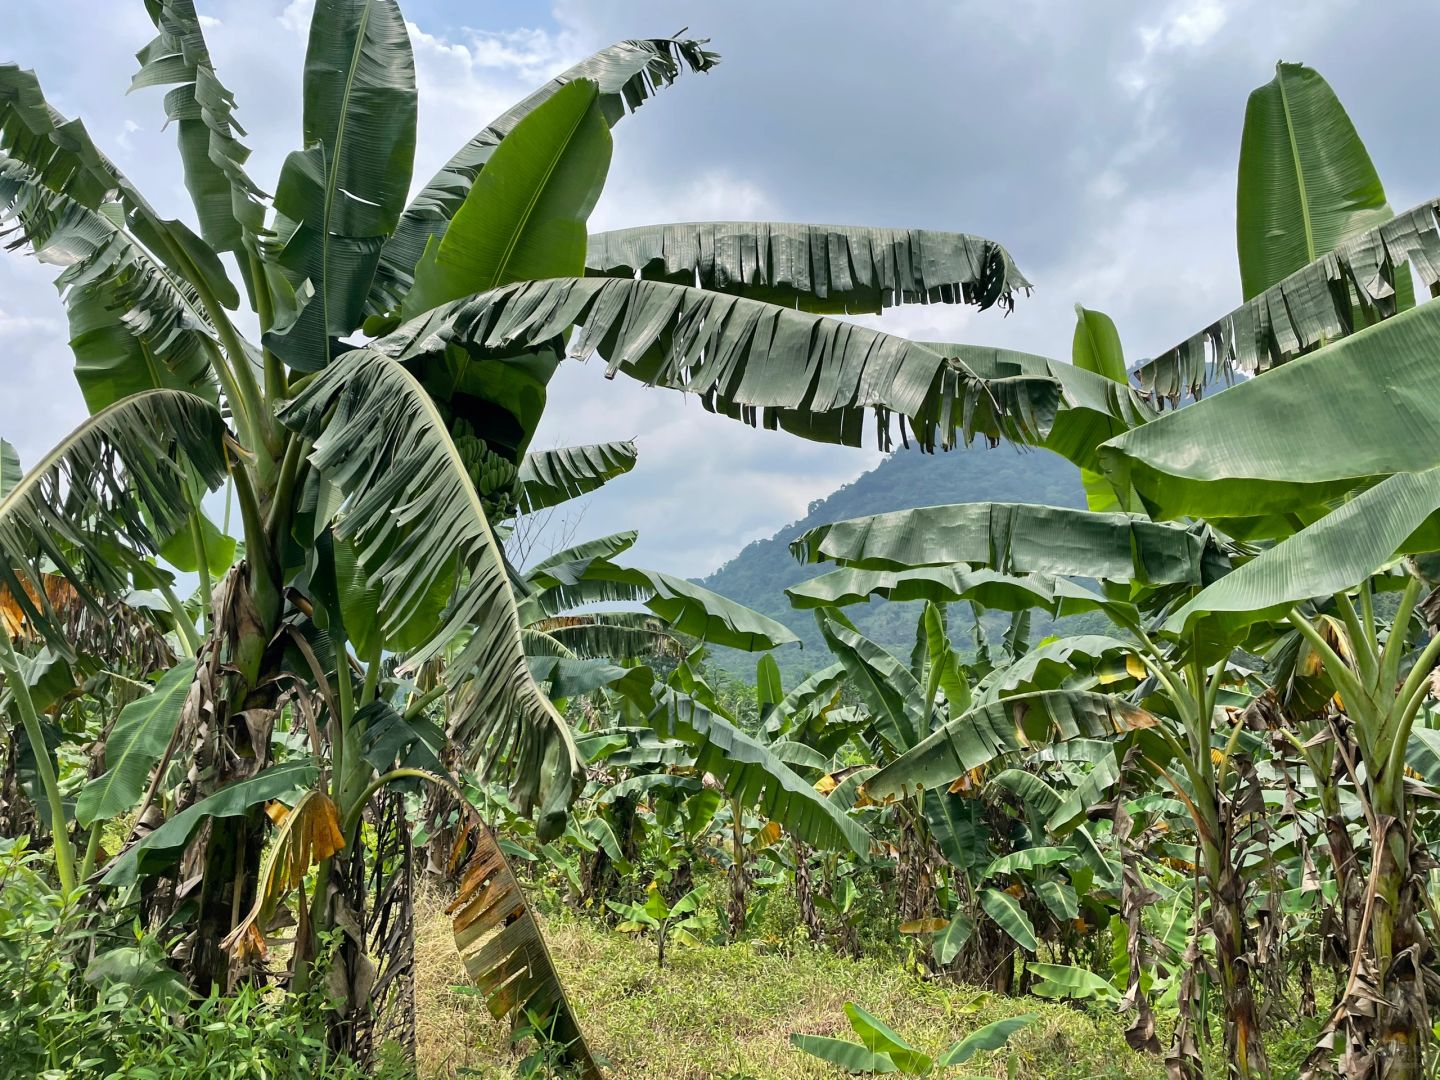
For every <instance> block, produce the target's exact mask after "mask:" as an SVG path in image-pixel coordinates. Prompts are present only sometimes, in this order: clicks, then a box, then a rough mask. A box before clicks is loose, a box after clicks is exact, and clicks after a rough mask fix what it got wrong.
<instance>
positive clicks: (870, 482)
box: [701, 445, 1085, 680]
mask: <svg viewBox="0 0 1440 1080" xmlns="http://www.w3.org/2000/svg"><path fill="white" fill-rule="evenodd" d="M957 502H1030V503H1045V504H1048V505H1050V506H1075V507H1083V506H1084V505H1085V492H1084V490H1083V489H1082V488H1081V486H1080V475H1079V472H1078V470H1077V469H1076V468H1075V466H1074V465H1072V464H1071V463H1070V462H1068V461H1066V460H1065V459H1064V458H1062V457H1059V456H1058V455H1056V454H1051V453H1048V452H1047V451H1044V450H1025V451H1022V450H1016V449H1015V448H1013V447H1009V446H1002V447H998V448H996V449H994V450H986V449H984V448H982V447H980V446H979V445H976V446H975V447H972V448H971V449H969V450H960V451H955V452H952V453H948V454H924V453H921V452H919V451H918V450H914V449H910V450H898V451H896V452H895V453H894V454H892V455H890V457H888V458H886V459H885V460H884V461H883V462H881V464H880V465H878V466H877V467H876V468H874V469H871V470H870V471H869V472H867V473H865V474H863V475H862V476H860V477H859V478H858V479H857V480H855V481H854V483H850V484H846V485H845V486H844V487H842V488H838V489H837V490H835V491H834V492H832V493H831V494H829V495H827V496H826V497H825V498H823V499H817V500H816V501H815V502H813V503H811V504H810V509H809V512H808V513H807V514H806V515H805V516H804V517H803V518H801V519H800V520H799V521H794V522H791V523H790V524H789V525H787V526H785V528H783V529H781V530H780V531H779V532H777V533H776V534H775V535H774V536H771V537H769V538H767V539H765V540H756V541H755V542H754V543H751V544H749V545H748V546H747V547H745V548H744V550H742V551H741V552H740V554H738V555H736V556H735V558H733V559H731V560H730V561H729V562H727V563H726V564H725V565H724V566H722V567H720V568H719V569H718V570H716V571H715V572H714V573H713V574H711V575H710V576H709V577H707V578H704V579H703V581H702V582H701V583H702V584H703V585H705V586H706V587H707V588H711V589H714V590H715V591H716V592H718V593H720V594H722V595H724V596H728V597H730V598H731V599H732V600H737V601H739V602H740V603H742V604H745V605H746V606H748V607H752V608H754V609H755V610H757V611H762V612H764V613H765V614H766V615H769V616H770V617H771V618H773V619H778V620H779V621H780V622H782V623H784V624H785V625H786V626H788V627H790V628H791V629H792V630H794V631H795V633H796V634H798V635H799V636H800V640H801V642H802V645H803V648H802V647H801V646H797V645H787V646H785V647H783V648H781V649H779V650H778V651H777V652H776V654H775V657H776V659H777V660H778V661H779V662H780V666H781V668H782V669H783V670H784V671H785V674H786V677H787V680H788V679H789V678H790V677H791V676H794V675H796V674H798V673H800V672H803V671H810V670H814V669H816V668H820V667H823V666H825V665H826V664H828V663H829V662H830V654H829V653H828V652H827V651H826V649H825V647H824V644H823V643H822V642H821V640H820V632H819V630H818V629H817V628H816V625H815V619H814V617H813V615H812V614H811V612H809V611H795V610H794V609H792V608H791V607H790V606H789V604H788V603H787V602H786V599H785V589H786V588H787V587H788V586H791V585H794V584H795V583H796V582H800V581H804V580H806V579H807V578H812V577H815V576H817V575H818V574H820V573H824V572H826V571H827V570H830V569H832V567H829V566H802V565H800V564H799V563H797V562H796V561H795V560H794V559H793V558H791V556H790V549H789V545H790V541H791V540H793V539H795V538H796V537H797V536H799V535H800V534H801V533H803V532H804V531H805V530H807V529H810V528H813V527H815V526H816V525H821V524H824V523H826V522H831V521H844V520H845V519H847V518H853V517H862V516H864V515H866V514H883V513H886V512H888V511H890V510H905V509H909V508H910V507H915V506H936V505H940V504H943V503H957ZM918 608H919V605H918V604H897V603H887V602H885V601H883V600H872V601H871V602H870V604H869V605H868V606H866V607H861V606H858V605H857V606H856V607H854V608H850V609H848V614H850V615H851V616H852V617H853V618H854V619H855V623H856V625H857V626H858V627H859V628H860V629H861V630H862V631H864V633H865V635H866V636H867V637H869V638H871V639H872V640H874V641H878V642H880V643H881V644H883V645H888V646H899V647H903V648H905V649H908V648H909V646H910V644H911V643H912V642H913V641H914V634H915V621H916V616H917V614H918ZM999 625H1001V626H1003V623H1001V624H999ZM972 627H973V623H972V621H971V620H970V619H969V618H968V617H967V614H966V612H965V611H964V610H963V609H962V608H960V607H958V606H957V608H956V609H955V610H954V611H953V612H952V633H953V634H954V636H955V637H956V639H957V642H959V643H961V644H962V645H963V643H964V642H963V641H962V640H961V639H962V638H964V639H968V637H969V635H970V633H971V630H972ZM1045 632H1048V623H1046V622H1045V616H1044V614H1043V613H1040V612H1037V613H1035V621H1034V623H1033V625H1032V634H1033V635H1039V634H1042V633H1045ZM712 659H713V660H714V662H715V663H716V664H717V665H718V666H720V667H722V668H724V669H725V670H727V671H730V672H731V673H732V674H736V675H742V674H743V675H747V676H749V677H753V676H754V673H755V672H754V668H755V658H754V657H752V656H748V655H746V654H745V653H741V652H736V651H733V650H729V649H717V650H715V651H714V652H713V653H712Z"/></svg>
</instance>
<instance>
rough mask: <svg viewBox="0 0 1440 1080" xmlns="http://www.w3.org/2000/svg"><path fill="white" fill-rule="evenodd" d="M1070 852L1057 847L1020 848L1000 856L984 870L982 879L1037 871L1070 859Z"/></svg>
mask: <svg viewBox="0 0 1440 1080" xmlns="http://www.w3.org/2000/svg"><path fill="white" fill-rule="evenodd" d="M1070 855H1071V852H1069V851H1066V850H1065V849H1064V848H1057V847H1032V848H1022V849H1021V850H1019V851H1012V852H1011V853H1010V854H1009V855H1001V856H1000V857H999V858H997V859H995V860H994V861H993V862H991V863H990V865H989V866H988V867H986V868H985V872H984V873H983V874H982V875H981V877H982V878H992V877H994V876H995V875H996V874H1014V873H1016V872H1018V871H1021V870H1037V869H1039V868H1040V867H1042V866H1049V865H1051V864H1052V863H1057V862H1064V861H1065V860H1066V859H1068V858H1070Z"/></svg>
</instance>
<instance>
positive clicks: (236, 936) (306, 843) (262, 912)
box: [220, 791, 345, 958]
mask: <svg viewBox="0 0 1440 1080" xmlns="http://www.w3.org/2000/svg"><path fill="white" fill-rule="evenodd" d="M265 813H266V814H267V815H268V816H269V817H270V820H271V821H272V822H274V823H275V825H276V835H275V840H274V842H273V843H272V844H271V845H270V851H269V854H267V855H266V856H265V862H264V864H263V865H262V866H261V868H260V881H259V885H258V887H257V888H256V890H255V903H254V904H253V905H252V906H251V908H250V911H249V913H248V914H247V915H246V916H245V918H243V919H241V920H240V923H239V924H238V925H237V926H236V927H235V929H234V930H232V931H231V932H230V934H229V935H228V936H227V937H226V938H225V940H224V941H222V942H221V943H220V946H221V948H223V949H226V950H228V951H229V952H230V954H231V955H232V956H235V957H237V958H244V957H247V956H248V957H252V958H253V957H255V956H263V955H264V954H265V938H264V927H265V926H268V925H269V923H270V920H271V918H272V917H273V915H274V913H275V908H276V907H278V906H279V904H280V902H281V901H282V900H284V898H285V896H286V894H287V893H289V892H290V890H292V889H295V888H299V887H300V885H301V883H302V882H304V880H305V874H306V873H307V872H308V871H309V869H310V867H312V866H314V865H315V864H316V863H319V862H321V861H322V860H324V859H328V858H330V857H331V856H333V855H334V854H335V853H336V852H337V851H339V850H340V849H341V848H343V847H344V846H345V837H344V835H343V834H342V833H341V831H340V817H339V813H338V812H337V811H336V809H335V804H334V803H333V802H331V801H330V797H329V796H328V795H326V794H324V793H323V792H319V791H307V792H306V793H305V794H304V795H302V796H300V801H299V802H297V803H296V804H295V806H294V808H293V809H291V810H288V811H287V810H286V809H285V807H284V806H283V805H282V804H280V803H275V802H271V803H268V804H267V805H266V807H265ZM299 907H300V910H301V912H302V913H303V911H304V904H301V905H299ZM302 918H303V915H302Z"/></svg>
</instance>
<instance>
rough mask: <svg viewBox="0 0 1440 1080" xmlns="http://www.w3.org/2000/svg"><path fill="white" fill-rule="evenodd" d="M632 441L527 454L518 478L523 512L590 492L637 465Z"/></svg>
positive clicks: (546, 507) (517, 489)
mask: <svg viewBox="0 0 1440 1080" xmlns="http://www.w3.org/2000/svg"><path fill="white" fill-rule="evenodd" d="M635 458H636V450H635V444H634V443H633V442H628V441H626V442H608V443H597V444H594V445H590V446H567V447H563V448H561V449H558V450H542V451H540V452H539V453H530V454H526V455H525V459H524V460H523V461H522V462H521V463H520V469H519V471H518V473H517V474H516V477H515V485H516V501H517V502H518V503H519V506H520V512H521V513H524V514H533V513H534V512H535V511H537V510H545V509H548V508H549V507H551V506H558V505H559V504H560V503H563V502H568V501H569V500H571V499H575V498H578V497H579V496H581V495H585V494H588V493H589V492H592V491H595V490H597V489H598V488H600V487H602V486H603V485H604V484H606V483H608V482H609V481H611V480H613V479H615V477H617V476H623V475H624V474H625V473H628V472H629V471H630V470H631V469H633V468H634V467H635Z"/></svg>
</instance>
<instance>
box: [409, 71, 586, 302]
mask: <svg viewBox="0 0 1440 1080" xmlns="http://www.w3.org/2000/svg"><path fill="white" fill-rule="evenodd" d="M609 168H610V128H609V126H608V125H607V124H606V123H605V117H604V114H603V113H602V112H601V108H600V94H599V88H598V87H597V86H596V84H595V83H593V82H591V81H590V80H589V79H577V80H575V81H574V82H571V83H568V84H566V85H565V86H563V87H561V88H560V89H559V90H557V91H556V92H555V94H554V95H553V96H552V97H551V98H550V99H549V100H548V101H546V102H544V103H543V104H541V105H539V106H537V107H536V108H535V110H534V111H533V112H531V113H530V114H529V115H528V116H526V117H525V119H523V120H521V121H520V122H519V123H518V124H516V125H515V128H514V130H512V131H511V132H510V133H509V134H508V135H506V136H505V138H504V139H503V140H502V141H501V143H500V145H499V146H498V147H496V148H495V152H494V153H493V154H492V155H491V156H490V160H489V161H488V162H487V163H486V165H485V169H484V171H483V172H482V173H481V174H480V175H479V177H477V178H476V180H475V183H474V184H473V185H472V186H471V188H470V193H469V194H468V195H467V196H466V198H465V202H464V203H463V204H462V205H461V207H460V209H459V210H458V211H457V212H456V214H455V217H454V219H453V220H452V221H451V222H450V227H449V228H447V229H446V230H445V234H444V236H443V237H442V238H441V239H440V240H439V241H435V240H433V239H432V240H431V241H430V243H429V244H428V245H426V248H425V254H424V255H422V256H421V257H420V261H419V262H418V263H417V264H416V266H415V284H414V286H413V287H412V288H411V289H410V291H409V292H408V293H407V294H406V296H405V301H404V303H403V304H402V305H401V315H402V317H403V318H413V317H414V316H416V315H418V314H420V313H421V312H424V311H429V310H430V309H431V308H433V307H437V306H439V305H440V304H444V303H448V302H449V301H451V300H458V299H460V298H461V297H462V296H469V295H471V294H472V293H480V292H485V291H486V290H488V289H494V288H498V287H499V286H501V285H508V284H509V283H510V282H512V281H528V280H532V279H534V278H552V277H577V276H579V275H580V274H581V273H583V272H584V267H585V221H586V219H587V218H589V216H590V211H591V210H593V209H594V208H595V201H596V200H597V199H598V198H599V197H600V189H601V188H602V187H603V186H604V184H605V174H606V172H607V171H608V170H609Z"/></svg>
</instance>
